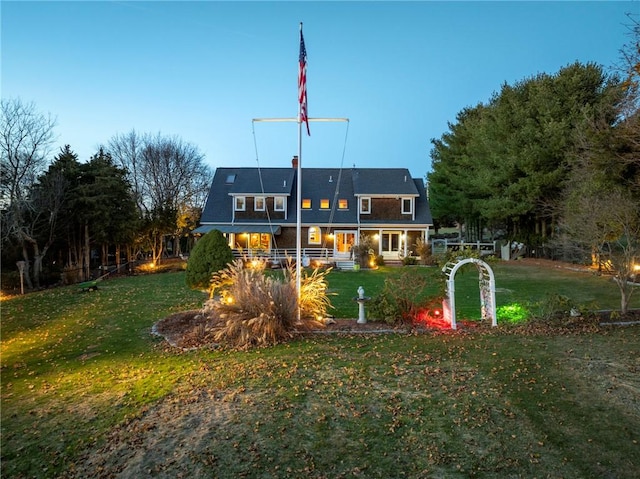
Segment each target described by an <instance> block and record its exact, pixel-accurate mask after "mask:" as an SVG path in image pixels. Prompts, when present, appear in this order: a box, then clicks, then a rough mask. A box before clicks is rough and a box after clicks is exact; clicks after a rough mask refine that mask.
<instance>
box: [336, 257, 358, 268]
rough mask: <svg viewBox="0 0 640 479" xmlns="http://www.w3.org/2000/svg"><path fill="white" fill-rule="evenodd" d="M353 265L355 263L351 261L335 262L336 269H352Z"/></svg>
mask: <svg viewBox="0 0 640 479" xmlns="http://www.w3.org/2000/svg"><path fill="white" fill-rule="evenodd" d="M354 264H355V261H354V260H352V259H351V260H341V261H336V269H353V265H354Z"/></svg>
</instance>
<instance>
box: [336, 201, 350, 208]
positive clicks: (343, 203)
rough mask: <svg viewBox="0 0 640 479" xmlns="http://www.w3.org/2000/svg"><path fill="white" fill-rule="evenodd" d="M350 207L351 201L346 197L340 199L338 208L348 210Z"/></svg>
mask: <svg viewBox="0 0 640 479" xmlns="http://www.w3.org/2000/svg"><path fill="white" fill-rule="evenodd" d="M348 208H349V201H348V200H346V199H341V200H338V209H340V210H346V209H348Z"/></svg>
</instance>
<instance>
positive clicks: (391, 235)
mask: <svg viewBox="0 0 640 479" xmlns="http://www.w3.org/2000/svg"><path fill="white" fill-rule="evenodd" d="M380 250H381V253H382V255H383V256H384V257H386V258H393V259H396V258H398V257H399V254H400V252H401V251H402V232H401V231H383V232H382V235H381V236H380Z"/></svg>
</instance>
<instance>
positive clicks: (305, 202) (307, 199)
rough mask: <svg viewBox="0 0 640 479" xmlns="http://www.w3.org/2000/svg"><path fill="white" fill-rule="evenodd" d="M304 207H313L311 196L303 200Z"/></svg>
mask: <svg viewBox="0 0 640 479" xmlns="http://www.w3.org/2000/svg"><path fill="white" fill-rule="evenodd" d="M302 208H304V209H305V210H308V209H309V208H311V200H310V199H309V198H305V199H303V200H302Z"/></svg>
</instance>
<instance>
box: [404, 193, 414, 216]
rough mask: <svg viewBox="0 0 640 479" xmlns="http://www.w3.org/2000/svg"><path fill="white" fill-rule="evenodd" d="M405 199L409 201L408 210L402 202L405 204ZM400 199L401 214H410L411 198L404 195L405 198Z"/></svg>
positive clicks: (411, 212) (411, 208)
mask: <svg viewBox="0 0 640 479" xmlns="http://www.w3.org/2000/svg"><path fill="white" fill-rule="evenodd" d="M407 200H408V201H409V210H408V211H407V210H405V209H404V204H405V201H407ZM401 201H402V206H401V208H402V214H403V215H412V214H413V198H411V197H405V198H402V200H401Z"/></svg>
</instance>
